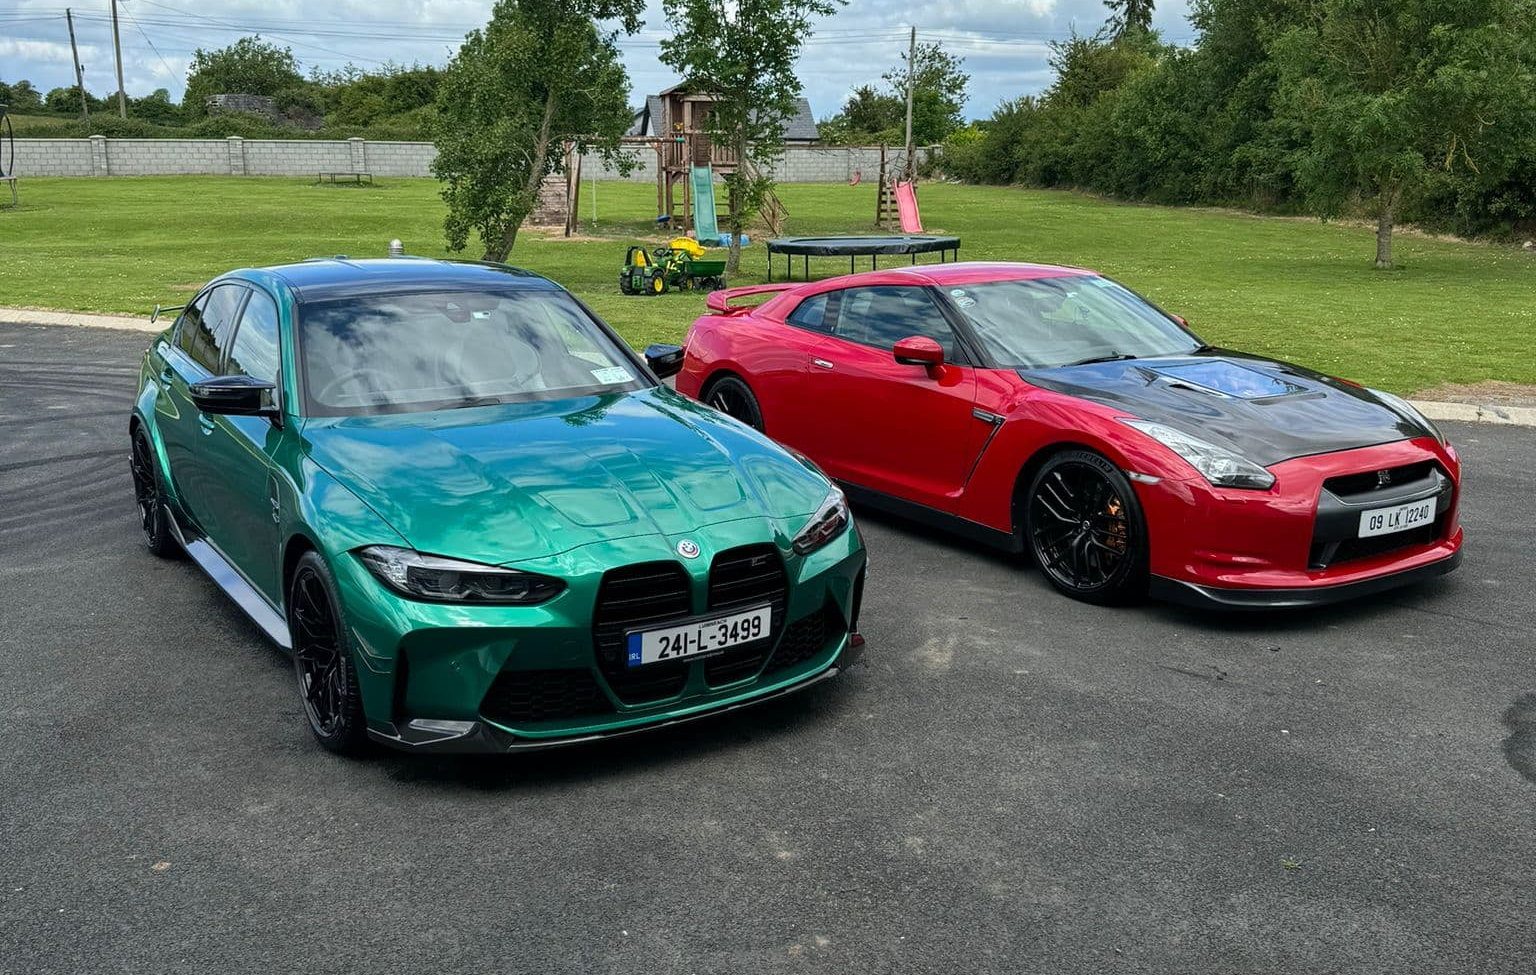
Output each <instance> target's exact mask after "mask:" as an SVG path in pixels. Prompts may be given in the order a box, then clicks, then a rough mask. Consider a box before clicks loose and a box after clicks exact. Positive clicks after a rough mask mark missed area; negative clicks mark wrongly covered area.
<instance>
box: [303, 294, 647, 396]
mask: <svg viewBox="0 0 1536 975" xmlns="http://www.w3.org/2000/svg"><path fill="white" fill-rule="evenodd" d="M298 323H299V324H298V331H299V350H298V351H299V356H300V359H301V362H302V372H303V375H304V390H305V396H304V398H305V404H306V408H307V409H306V412H307V413H309V414H310V415H312V416H347V415H353V414H362V413H404V412H414V411H420V410H437V409H449V408H453V407H459V406H481V405H487V404H492V403H510V402H519V401H528V400H544V399H559V398H564V397H570V396H583V395H589V394H594V393H603V392H612V391H617V390H625V389H638V388H640V387H642V386H643V385H645V384H646V381H645V380H643V379H641V377H640V373H639V370H638V369H636V368H635V365H634V361H633V360H632V359H631V358H630V357H629V356H627V355H625V354H624V352H623V350H621V349H620V348H618V347H617V346H616V345H615V343H614V341H613V340H612V339H611V338H609V336H608V335H607V334H606V333H605V332H604V330H603V329H602V328H601V327H600V326H599V325H598V324H597V322H595V321H593V319H592V317H591V316H590V315H588V314H587V312H586V311H585V310H584V309H583V308H582V307H581V306H580V305H579V304H577V303H576V301H575V300H574V299H573V298H571V296H570V295H568V294H566V293H564V292H561V291H520V290H509V291H506V292H489V291H448V292H432V293H417V294H397V295H381V296H378V297H371V298H348V299H345V300H335V301H324V302H316V303H314V304H304V305H301V306H300V309H299V314H298Z"/></svg>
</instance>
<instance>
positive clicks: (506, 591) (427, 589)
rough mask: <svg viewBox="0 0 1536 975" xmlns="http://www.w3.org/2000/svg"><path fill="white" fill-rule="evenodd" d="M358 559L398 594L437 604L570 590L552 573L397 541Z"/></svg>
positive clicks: (510, 601)
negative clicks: (402, 545) (421, 549)
mask: <svg viewBox="0 0 1536 975" xmlns="http://www.w3.org/2000/svg"><path fill="white" fill-rule="evenodd" d="M357 557H358V558H359V559H361V560H362V562H363V564H364V565H366V566H367V567H368V569H369V571H371V572H372V573H373V574H374V575H376V576H378V577H379V581H380V582H383V583H384V584H385V585H386V586H388V587H389V588H391V589H393V590H394V591H395V592H397V593H399V594H400V595H402V596H405V597H407V598H410V599H420V600H424V601H426V602H431V603H497V604H504V605H517V606H531V605H533V604H534V603H542V602H544V601H546V600H549V599H553V598H554V597H556V596H558V595H560V593H561V592H563V591H564V590H565V583H563V582H561V581H560V580H559V579H551V578H550V577H549V576H541V575H537V574H535V573H532V572H519V571H518V570H517V569H504V568H502V567H500V566H495V565H482V564H481V563H479V562H463V561H460V560H458V559H445V558H442V557H440V556H437V555H423V554H422V553H420V552H418V551H416V550H414V549H409V548H398V547H396V546H393V545H370V546H368V547H367V548H361V549H358V550H357Z"/></svg>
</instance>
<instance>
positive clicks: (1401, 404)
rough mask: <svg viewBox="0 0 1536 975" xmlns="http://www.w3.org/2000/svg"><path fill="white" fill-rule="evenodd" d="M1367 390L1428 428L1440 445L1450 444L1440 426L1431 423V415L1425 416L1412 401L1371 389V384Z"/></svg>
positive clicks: (1408, 417)
mask: <svg viewBox="0 0 1536 975" xmlns="http://www.w3.org/2000/svg"><path fill="white" fill-rule="evenodd" d="M1366 392H1368V393H1370V394H1371V395H1373V396H1375V397H1376V398H1377V399H1379V400H1381V401H1382V402H1383V403H1385V404H1387V406H1388V407H1390V408H1391V409H1392V411H1393V412H1395V413H1400V414H1402V415H1403V416H1404V417H1406V418H1407V419H1409V420H1412V421H1413V422H1414V423H1417V424H1418V425H1419V426H1421V427H1423V428H1424V429H1425V430H1428V431H1429V433H1430V435H1431V436H1432V437H1434V438H1435V439H1436V440H1438V441H1440V446H1442V447H1444V446H1447V445H1448V441H1447V440H1446V439H1445V434H1443V433H1441V432H1440V428H1439V427H1437V426H1435V425H1434V424H1433V423H1431V422H1430V419H1429V417H1427V416H1425V415H1424V414H1423V413H1420V412H1419V411H1418V410H1417V409H1416V408H1415V407H1414V405H1413V404H1412V403H1410V402H1408V401H1407V400H1405V399H1403V398H1402V397H1401V396H1396V395H1394V394H1392V393H1388V392H1385V391H1383V390H1380V389H1371V388H1370V387H1369V386H1367V387H1366Z"/></svg>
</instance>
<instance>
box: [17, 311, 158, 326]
mask: <svg viewBox="0 0 1536 975" xmlns="http://www.w3.org/2000/svg"><path fill="white" fill-rule="evenodd" d="M167 324H169V323H166V324H162V323H161V322H156V323H155V324H153V325H151V324H150V323H149V319H148V318H138V317H131V316H128V315H87V314H84V313H82V312H76V311H41V310H38V309H35V308H0V325H72V326H76V327H83V328H119V329H126V330H129V331H134V332H159V331H163V330H164V329H165V328H166V325H167Z"/></svg>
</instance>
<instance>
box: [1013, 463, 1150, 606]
mask: <svg viewBox="0 0 1536 975" xmlns="http://www.w3.org/2000/svg"><path fill="white" fill-rule="evenodd" d="M1024 515H1025V525H1024V529H1025V532H1026V535H1027V537H1028V541H1029V546H1030V550H1031V551H1032V552H1033V553H1034V555H1035V561H1036V563H1037V564H1039V566H1040V569H1041V571H1042V572H1044V573H1045V577H1046V579H1047V580H1049V581H1050V583H1051V585H1053V586H1055V587H1056V589H1058V590H1059V591H1061V592H1063V593H1065V594H1066V595H1068V596H1071V597H1072V598H1074V599H1081V600H1083V601H1084V602H1090V603H1098V604H1101V605H1109V604H1115V603H1124V602H1130V601H1132V600H1135V599H1139V598H1141V597H1143V596H1145V595H1146V587H1147V541H1146V539H1147V532H1146V525H1145V522H1144V520H1143V518H1142V513H1141V506H1140V504H1139V503H1138V502H1137V500H1136V494H1135V492H1134V491H1133V490H1132V489H1131V483H1130V481H1128V480H1127V479H1126V477H1125V475H1124V474H1122V473H1121V472H1120V470H1119V468H1117V467H1116V466H1115V465H1114V464H1112V463H1110V461H1109V460H1108V459H1107V458H1105V457H1103V456H1102V455H1100V454H1096V453H1094V452H1093V451H1090V450H1068V451H1063V452H1061V453H1059V454H1056V455H1055V456H1054V457H1052V458H1050V460H1048V461H1046V463H1045V465H1044V466H1043V467H1041V468H1040V471H1039V472H1038V473H1037V474H1036V475H1035V478H1034V480H1033V482H1031V484H1030V486H1029V494H1028V496H1027V498H1026V500H1025V511H1024Z"/></svg>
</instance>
